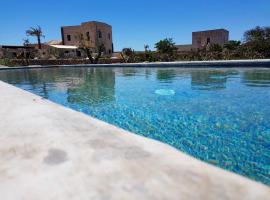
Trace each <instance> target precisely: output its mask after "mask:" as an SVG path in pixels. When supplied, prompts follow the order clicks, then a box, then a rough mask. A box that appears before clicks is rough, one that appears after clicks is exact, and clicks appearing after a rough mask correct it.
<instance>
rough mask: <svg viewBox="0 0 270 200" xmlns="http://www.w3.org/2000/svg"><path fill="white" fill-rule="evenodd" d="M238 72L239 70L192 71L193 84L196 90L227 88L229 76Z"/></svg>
mask: <svg viewBox="0 0 270 200" xmlns="http://www.w3.org/2000/svg"><path fill="white" fill-rule="evenodd" d="M237 74H238V72H237V71H222V70H196V71H193V72H191V77H192V79H191V85H192V88H193V89H195V90H220V89H225V88H226V82H227V77H228V76H230V75H237Z"/></svg>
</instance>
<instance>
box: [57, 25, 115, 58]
mask: <svg viewBox="0 0 270 200" xmlns="http://www.w3.org/2000/svg"><path fill="white" fill-rule="evenodd" d="M61 34H62V41H63V45H70V46H85V47H88V48H90V49H91V51H92V52H93V53H97V48H98V47H99V46H100V45H102V44H103V45H104V47H105V50H104V52H103V53H104V54H106V55H111V54H112V53H113V42H112V26H110V25H108V24H105V23H102V22H96V21H90V22H85V23H82V24H81V25H78V26H63V27H61Z"/></svg>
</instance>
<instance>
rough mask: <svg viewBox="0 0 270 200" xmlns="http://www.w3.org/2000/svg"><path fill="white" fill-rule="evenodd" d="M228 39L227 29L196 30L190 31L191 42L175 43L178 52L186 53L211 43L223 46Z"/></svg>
mask: <svg viewBox="0 0 270 200" xmlns="http://www.w3.org/2000/svg"><path fill="white" fill-rule="evenodd" d="M228 41H229V31H227V30H225V29H216V30H207V31H198V32H193V33H192V44H189V45H176V47H177V48H178V52H179V53H186V52H189V51H191V50H192V49H193V50H197V49H202V48H204V47H207V46H208V45H211V44H219V45H220V46H223V45H224V44H225V43H227V42H228Z"/></svg>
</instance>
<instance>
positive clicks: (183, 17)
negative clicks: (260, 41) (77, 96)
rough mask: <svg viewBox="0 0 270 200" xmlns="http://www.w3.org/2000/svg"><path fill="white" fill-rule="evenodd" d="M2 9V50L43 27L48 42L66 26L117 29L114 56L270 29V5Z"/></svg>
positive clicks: (137, 1) (38, 4) (75, 1)
mask: <svg viewBox="0 0 270 200" xmlns="http://www.w3.org/2000/svg"><path fill="white" fill-rule="evenodd" d="M0 8H1V12H0V27H1V29H0V44H14V45H15V44H21V43H22V39H23V38H26V36H25V30H26V29H28V28H29V27H31V26H36V25H40V26H41V27H42V29H43V31H44V34H45V36H46V38H45V40H46V41H48V40H53V39H58V40H60V39H61V34H60V27H61V26H62V25H76V24H80V23H81V22H85V21H91V20H95V21H103V22H106V23H109V24H111V25H112V26H113V40H114V46H115V50H121V49H122V48H124V47H132V48H134V49H135V50H142V49H143V46H144V44H149V45H150V47H151V48H152V49H153V48H154V44H155V43H156V42H157V41H159V40H160V39H163V38H166V37H171V38H173V39H174V41H175V42H176V43H177V44H188V43H191V32H192V31H198V30H205V29H216V28H226V29H228V30H229V31H230V39H237V40H241V39H242V36H243V32H244V31H245V30H247V29H250V28H253V27H255V26H256V25H260V26H270V1H269V0H256V1H255V0H133V1H131V0H130V1H127V0H114V1H112V0H103V1H99V0H94V1H92V0H43V1H34V0H26V1H22V0H8V1H7V0H1V4H0ZM29 39H30V38H29ZM31 41H32V42H34V41H35V40H34V39H32V38H31Z"/></svg>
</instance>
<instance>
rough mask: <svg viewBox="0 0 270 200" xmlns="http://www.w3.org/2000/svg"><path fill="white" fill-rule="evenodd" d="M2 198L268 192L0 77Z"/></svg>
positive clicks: (249, 197)
mask: <svg viewBox="0 0 270 200" xmlns="http://www.w3.org/2000/svg"><path fill="white" fill-rule="evenodd" d="M0 92H1V98H0V116H1V120H0V197H1V199H5V200H14V199H27V200H31V199H33V200H36V199H39V200H53V199H57V200H71V199H72V200H74V199H80V200H86V199H87V200H89V199H112V200H119V199H123V200H133V199H134V200H137V199H151V200H152V199H157V200H161V199H170V200H174V199H175V200H179V199H183V200H186V199H190V200H191V199H192V200H194V199H207V200H218V199H222V200H231V199H245V200H253V199H254V200H257V199H267V198H269V196H270V188H269V187H267V186H265V185H263V184H260V183H257V182H254V181H252V180H249V179H247V178H245V177H242V176H239V175H237V174H233V173H231V172H228V171H225V170H222V169H219V168H217V167H214V166H212V165H209V164H207V163H204V162H201V161H199V160H196V159H195V158H192V157H191V156H188V155H186V154H184V153H182V152H180V151H178V150H176V149H174V148H173V147H170V146H168V145H166V144H163V143H160V142H158V141H154V140H151V139H148V138H144V137H141V136H138V135H136V134H133V133H130V132H128V131H125V130H122V129H120V128H117V127H115V126H113V125H110V124H107V123H105V122H102V121H99V120H97V119H94V118H92V117H89V116H87V115H85V114H83V113H79V112H77V111H74V110H71V109H69V108H66V107H63V106H60V105H58V104H55V103H53V102H51V101H49V100H46V99H43V98H41V97H39V96H36V95H34V94H31V93H29V92H27V91H24V90H22V89H19V88H16V87H14V86H12V85H9V84H7V83H4V82H1V81H0Z"/></svg>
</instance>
